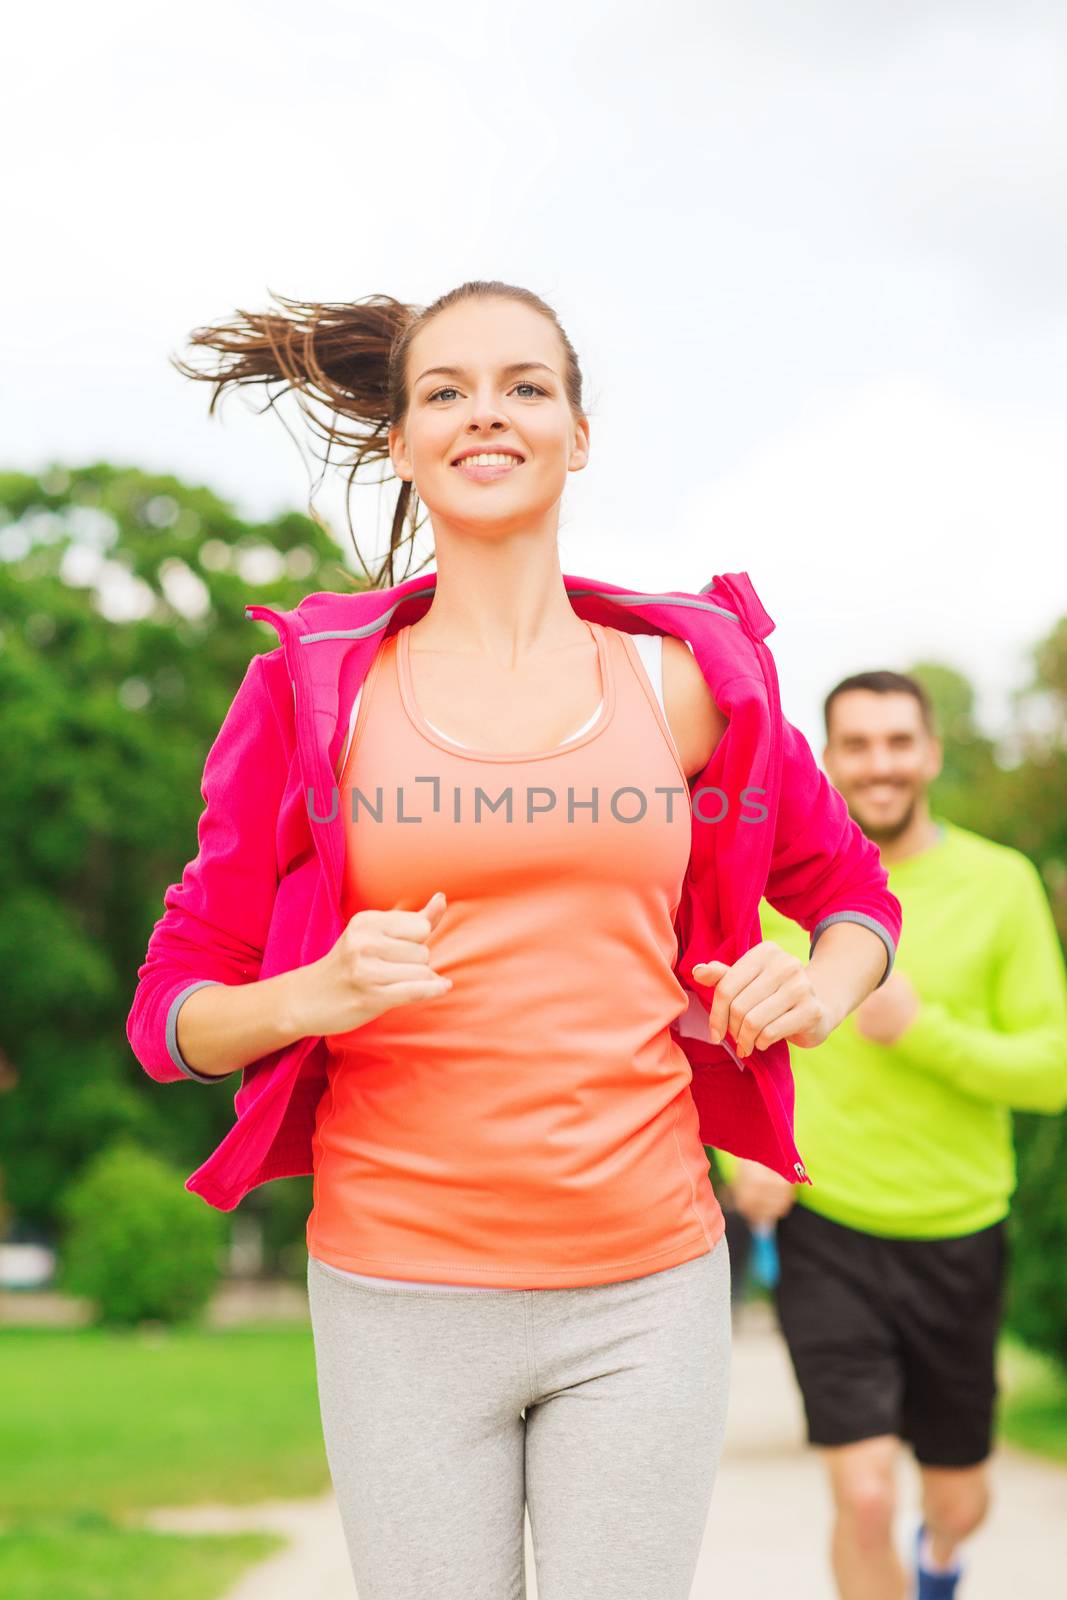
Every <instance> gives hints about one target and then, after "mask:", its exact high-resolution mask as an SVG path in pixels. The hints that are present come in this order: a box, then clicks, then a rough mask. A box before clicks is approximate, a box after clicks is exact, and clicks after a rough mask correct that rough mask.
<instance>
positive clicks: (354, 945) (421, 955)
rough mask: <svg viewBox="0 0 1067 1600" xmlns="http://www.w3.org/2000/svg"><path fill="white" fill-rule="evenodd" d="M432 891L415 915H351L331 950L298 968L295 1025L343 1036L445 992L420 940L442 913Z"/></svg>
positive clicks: (445, 981) (395, 911)
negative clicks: (386, 1013)
mask: <svg viewBox="0 0 1067 1600" xmlns="http://www.w3.org/2000/svg"><path fill="white" fill-rule="evenodd" d="M445 905H446V901H445V896H444V894H443V893H442V892H441V891H440V890H438V891H437V892H436V893H435V894H432V895H431V896H430V898H429V900H427V902H426V904H425V905H424V906H423V907H422V909H421V911H402V910H401V909H400V907H399V906H394V907H393V908H392V909H391V910H388V911H357V912H356V914H355V916H353V917H350V918H349V920H348V923H347V925H346V927H345V928H344V931H343V932H342V934H341V936H340V938H339V939H338V940H337V942H336V944H335V945H334V947H333V949H332V950H331V951H329V953H328V954H327V955H324V956H323V957H322V958H321V959H320V960H318V961H312V962H310V963H309V964H308V965H307V966H306V967H304V968H302V970H301V1005H300V1012H301V1027H302V1031H303V1032H304V1033H305V1034H307V1035H311V1036H317V1035H326V1034H332V1033H348V1031H349V1030H350V1029H352V1028H359V1027H362V1026H363V1024H364V1023H365V1022H371V1021H373V1019H374V1018H375V1017H378V1016H380V1015H381V1014H382V1012H383V1011H391V1010H392V1009H393V1008H394V1007H395V1006H404V1005H410V1004H411V1002H412V1001H415V1000H432V999H434V998H435V997H436V996H437V995H441V994H447V993H448V991H449V989H451V987H452V980H451V978H445V977H442V976H441V975H440V974H439V973H436V972H435V971H434V970H433V967H432V966H431V965H430V952H429V949H428V948H427V944H426V941H427V939H428V938H429V937H430V934H431V933H432V932H433V930H434V928H436V926H437V924H438V922H440V920H441V916H442V914H443V913H444V909H445Z"/></svg>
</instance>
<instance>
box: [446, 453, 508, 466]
mask: <svg viewBox="0 0 1067 1600" xmlns="http://www.w3.org/2000/svg"><path fill="white" fill-rule="evenodd" d="M518 460H519V458H518V456H508V455H502V454H499V453H493V454H490V453H489V452H488V451H486V452H484V453H483V454H482V455H478V456H464V457H463V460H462V461H460V462H458V463H457V465H458V466H461V467H462V466H471V467H506V466H510V465H512V463H514V464H515V465H518Z"/></svg>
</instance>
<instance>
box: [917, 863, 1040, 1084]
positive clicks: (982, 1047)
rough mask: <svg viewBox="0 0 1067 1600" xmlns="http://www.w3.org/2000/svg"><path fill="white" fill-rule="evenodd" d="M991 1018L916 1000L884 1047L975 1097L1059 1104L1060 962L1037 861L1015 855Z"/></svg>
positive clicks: (1004, 915) (1003, 921)
mask: <svg viewBox="0 0 1067 1600" xmlns="http://www.w3.org/2000/svg"><path fill="white" fill-rule="evenodd" d="M1000 927H1001V938H1000V944H999V948H998V952H997V962H996V972H995V976H994V980H993V994H992V1000H993V1006H992V1010H993V1016H994V1019H995V1020H994V1023H993V1025H992V1026H991V1027H990V1026H986V1025H983V1024H980V1023H974V1022H963V1021H960V1020H959V1019H958V1018H956V1017H954V1016H952V1015H951V1013H950V1012H949V1011H948V1010H947V1009H946V1007H945V1006H944V1005H943V1004H941V1003H940V1002H939V1001H936V1000H924V1001H923V1003H922V1005H921V1006H920V1008H919V1011H918V1013H917V1014H916V1016H915V1018H914V1019H913V1021H912V1022H911V1023H909V1025H908V1026H907V1027H906V1028H905V1030H904V1032H903V1033H901V1034H898V1036H897V1038H896V1039H895V1040H894V1041H893V1043H892V1045H891V1046H890V1048H891V1049H892V1050H894V1051H895V1052H897V1053H899V1055H901V1056H902V1057H903V1058H904V1059H906V1060H907V1061H908V1063H909V1065H912V1066H915V1067H919V1068H922V1069H923V1070H925V1071H927V1072H930V1073H932V1074H934V1075H935V1076H937V1077H940V1078H944V1079H945V1080H947V1081H948V1082H949V1083H952V1084H954V1085H955V1086H956V1087H957V1088H959V1089H962V1090H964V1091H965V1092H966V1093H967V1094H970V1095H973V1096H974V1097H975V1098H976V1099H979V1100H992V1101H995V1102H996V1103H998V1104H999V1105H1005V1106H1011V1107H1013V1108H1014V1109H1015V1110H1018V1111H1046V1112H1056V1111H1062V1110H1063V1108H1064V1107H1065V1106H1067V970H1065V968H1064V961H1063V951H1062V949H1061V947H1060V941H1059V935H1058V934H1057V932H1056V925H1055V923H1054V922H1053V919H1052V912H1051V909H1050V907H1049V903H1048V899H1047V896H1046V894H1045V890H1044V885H1043V884H1042V882H1041V876H1040V874H1039V873H1038V870H1037V868H1036V867H1035V866H1034V864H1033V862H1032V861H1030V860H1029V858H1028V857H1026V856H1022V855H1020V856H1019V857H1018V868H1017V877H1016V881H1015V882H1014V883H1013V884H1012V885H1011V895H1010V898H1008V899H1007V903H1006V904H1005V906H1004V912H1003V918H1002V921H1001V925H1000Z"/></svg>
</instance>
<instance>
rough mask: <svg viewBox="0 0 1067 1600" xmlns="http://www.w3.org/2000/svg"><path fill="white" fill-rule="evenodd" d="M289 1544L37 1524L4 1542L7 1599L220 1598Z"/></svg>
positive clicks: (2, 1583) (267, 1537)
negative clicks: (251, 1569)
mask: <svg viewBox="0 0 1067 1600" xmlns="http://www.w3.org/2000/svg"><path fill="white" fill-rule="evenodd" d="M284 1543H285V1540H284V1539H283V1538H281V1537H280V1536H279V1535H278V1534H273V1533H238V1534H234V1533H230V1534H211V1535H196V1536H190V1535H187V1534H181V1535H179V1534H173V1533H149V1532H139V1531H127V1530H122V1529H119V1528H116V1527H113V1526H112V1525H111V1524H110V1523H109V1522H108V1521H107V1519H106V1518H99V1519H94V1518H92V1517H91V1516H89V1515H88V1514H83V1515H82V1516H80V1517H72V1518H53V1519H49V1518H40V1519H33V1520H32V1521H30V1522H27V1523H26V1524H24V1525H22V1526H19V1527H17V1528H15V1529H13V1530H11V1531H10V1532H8V1533H6V1534H5V1535H4V1536H3V1537H2V1538H0V1594H2V1595H3V1596H4V1597H5V1600H58V1597H60V1596H61V1597H62V1600H143V1597H144V1596H145V1595H148V1594H150V1595H151V1596H152V1600H216V1597H217V1596H219V1595H222V1594H224V1593H225V1591H226V1590H227V1589H228V1588H230V1587H231V1585H232V1584H234V1583H235V1582H236V1581H237V1579H238V1578H239V1577H240V1575H241V1573H242V1572H243V1571H244V1570H245V1568H246V1567H248V1566H249V1565H251V1563H253V1562H256V1561H263V1560H265V1559H266V1557H267V1556H269V1555H270V1554H271V1553H272V1551H274V1550H277V1549H279V1548H280V1547H281V1546H282V1545H283V1544H284Z"/></svg>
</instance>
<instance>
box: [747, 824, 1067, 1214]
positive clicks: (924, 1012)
mask: <svg viewBox="0 0 1067 1600" xmlns="http://www.w3.org/2000/svg"><path fill="white" fill-rule="evenodd" d="M933 820H934V821H935V822H936V823H937V824H938V826H939V828H940V830H941V831H940V837H939V838H938V840H937V841H936V842H935V843H934V844H933V845H931V846H930V848H929V849H927V850H923V851H920V852H919V854H918V855H915V856H911V857H909V858H908V859H907V860H905V861H899V862H897V863H895V864H892V865H889V866H888V867H887V872H888V876H889V888H890V889H891V890H892V892H893V893H894V894H895V895H896V896H897V898H898V899H899V901H900V904H901V908H902V911H903V928H902V931H901V937H900V947H899V950H898V952H897V959H896V964H895V969H896V971H898V972H902V973H904V974H905V975H906V976H907V977H908V978H909V979H910V980H911V982H912V984H913V985H914V987H915V988H916V989H917V991H918V993H919V995H920V996H921V1002H922V1003H921V1006H920V1009H919V1012H918V1014H917V1015H916V1016H915V1017H914V1018H913V1020H912V1021H911V1022H910V1023H909V1025H908V1027H907V1028H906V1029H905V1030H904V1032H903V1033H902V1034H901V1035H900V1037H899V1038H898V1039H897V1040H896V1041H895V1042H894V1043H893V1044H890V1045H882V1044H877V1043H875V1042H874V1041H873V1040H871V1039H865V1038H863V1036H862V1035H861V1034H860V1033H858V1032H857V1030H856V1024H855V1015H856V1014H855V1012H852V1013H851V1014H850V1015H849V1016H847V1017H846V1018H845V1020H844V1021H843V1022H842V1023H841V1024H840V1025H839V1026H838V1027H837V1028H835V1030H834V1032H833V1033H832V1034H831V1035H830V1037H829V1038H828V1039H827V1040H826V1041H825V1043H824V1044H821V1045H819V1046H818V1047H817V1048H815V1049H813V1050H803V1049H798V1048H797V1047H796V1046H792V1047H791V1048H790V1057H791V1060H792V1065H793V1074H794V1078H795V1082H796V1140H797V1145H798V1148H799V1149H800V1152H801V1155H802V1156H803V1158H804V1161H805V1164H806V1165H807V1168H808V1172H809V1174H810V1176H811V1179H812V1187H810V1188H809V1187H806V1186H804V1187H800V1188H798V1191H797V1201H798V1203H799V1204H801V1205H805V1206H807V1207H808V1208H809V1210H812V1211H817V1212H819V1213H820V1214H821V1215H822V1216H825V1217H828V1218H830V1219H831V1221H834V1222H840V1223H843V1224H844V1225H845V1226H846V1227H851V1228H857V1229H860V1230H862V1231H863V1232H865V1233H875V1234H881V1235H886V1236H896V1237H902V1238H912V1239H931V1238H951V1237H954V1236H956V1235H958V1234H964V1233H973V1232H976V1231H977V1230H978V1229H979V1228H984V1227H988V1226H990V1225H991V1224H992V1223H994V1222H997V1221H999V1220H1000V1218H1001V1217H1003V1216H1005V1215H1006V1214H1007V1211H1008V1208H1009V1204H1010V1201H1011V1196H1012V1193H1013V1192H1014V1189H1015V1153H1014V1149H1013V1145H1012V1131H1011V1110H1010V1108H1012V1107H1014V1108H1016V1109H1018V1110H1026V1111H1045V1112H1056V1111H1060V1110H1062V1109H1063V1107H1064V1106H1065V1105H1067V971H1065V968H1064V960H1063V952H1062V950H1061V948H1060V942H1059V938H1058V935H1057V933H1056V927H1055V924H1054V922H1053V919H1052V912H1051V910H1050V907H1049V903H1048V899H1047V897H1046V894H1045V890H1044V886H1043V884H1042V881H1041V876H1040V874H1039V873H1038V871H1037V868H1036V867H1035V866H1034V864H1033V863H1032V862H1031V861H1030V859H1029V857H1027V856H1024V855H1023V854H1022V853H1021V852H1020V851H1018V850H1014V849H1011V848H1009V847H1008V846H1006V845H1001V844H996V843H994V842H993V841H992V840H990V839H985V838H983V837H982V836H981V835H980V834H976V833H972V832H970V830H969V829H967V828H961V827H959V826H957V825H956V824H955V823H952V822H948V821H947V820H946V819H944V818H941V817H935V818H934V819H933ZM759 911H760V923H761V926H762V929H763V937H764V938H765V939H772V940H774V942H775V943H776V944H779V945H781V946H782V948H783V949H784V950H789V951H790V952H791V953H792V954H794V955H797V956H799V957H800V958H801V959H802V960H804V961H806V960H807V959H808V934H807V933H806V932H805V931H804V929H803V928H801V927H800V926H799V925H798V924H797V923H794V922H790V921H788V920H787V919H786V918H785V917H783V916H782V915H781V914H780V913H779V912H777V911H775V910H774V908H773V907H772V906H770V905H769V904H768V903H767V902H766V901H761V903H760V908H759ZM716 1159H717V1160H718V1162H719V1164H720V1168H721V1170H722V1172H723V1176H724V1177H725V1178H727V1179H729V1177H730V1175H731V1173H732V1172H733V1170H734V1162H733V1158H732V1157H730V1156H728V1155H719V1154H718V1153H716Z"/></svg>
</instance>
